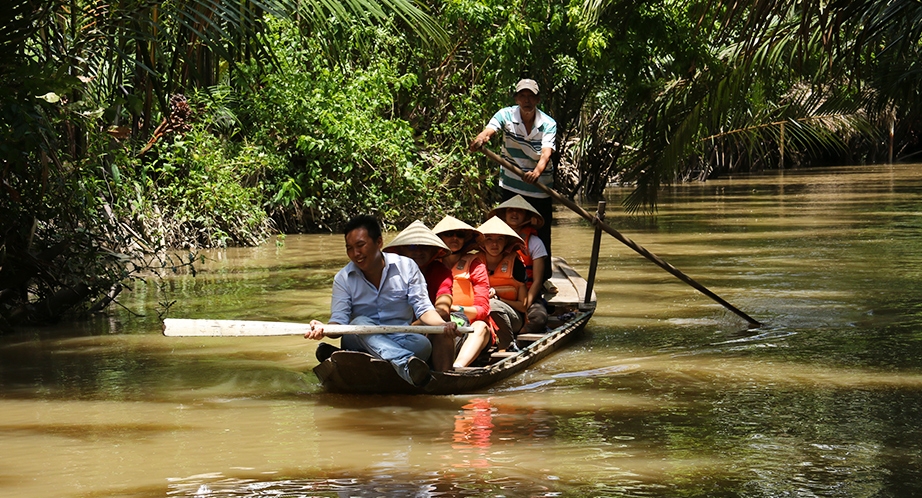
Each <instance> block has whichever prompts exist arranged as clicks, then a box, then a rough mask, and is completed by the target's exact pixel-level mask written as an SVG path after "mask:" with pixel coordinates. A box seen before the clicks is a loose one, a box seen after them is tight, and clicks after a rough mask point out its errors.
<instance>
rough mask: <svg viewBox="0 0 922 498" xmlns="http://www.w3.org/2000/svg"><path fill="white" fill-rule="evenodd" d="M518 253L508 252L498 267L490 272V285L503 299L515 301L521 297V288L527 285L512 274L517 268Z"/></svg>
mask: <svg viewBox="0 0 922 498" xmlns="http://www.w3.org/2000/svg"><path fill="white" fill-rule="evenodd" d="M518 257H519V255H518V254H517V253H512V254H508V255H506V256H504V257H503V259H502V260H500V262H499V263H498V264H497V265H496V269H495V270H493V273H492V274H490V287H493V290H495V291H496V295H497V296H498V297H501V298H503V299H508V300H510V301H515V300H517V299H518V298H519V288H524V287H525V282H522V281H521V280H516V279H515V277H513V276H512V270H513V269H514V268H515V260H516V259H518ZM484 262H486V259H484Z"/></svg>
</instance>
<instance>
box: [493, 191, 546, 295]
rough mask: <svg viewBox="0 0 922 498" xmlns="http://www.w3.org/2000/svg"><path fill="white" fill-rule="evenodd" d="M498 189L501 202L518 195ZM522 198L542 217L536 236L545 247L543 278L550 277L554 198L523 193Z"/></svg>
mask: <svg viewBox="0 0 922 498" xmlns="http://www.w3.org/2000/svg"><path fill="white" fill-rule="evenodd" d="M500 191H501V192H502V196H503V202H505V201H508V200H509V199H512V198H513V197H515V196H516V195H519V194H516V193H515V192H511V191H509V190H506V189H504V188H503V189H500ZM522 198H523V199H525V200H526V201H528V203H529V204H531V207H533V208H535V210H536V211H538V213H539V214H541V217H542V218H544V225H542V226H541V228H539V229H538V238H539V239H541V242H544V247H545V248H546V249H547V264H546V265H544V279H545V280H547V279H549V278H551V222H552V221H553V220H554V200H553V199H552V198H550V197H526V196H524V195H523V196H522Z"/></svg>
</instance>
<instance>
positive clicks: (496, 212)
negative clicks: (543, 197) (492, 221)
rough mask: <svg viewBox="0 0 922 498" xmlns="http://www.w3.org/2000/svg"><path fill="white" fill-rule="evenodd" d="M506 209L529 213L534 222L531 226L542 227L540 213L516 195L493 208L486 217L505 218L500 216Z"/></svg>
mask: <svg viewBox="0 0 922 498" xmlns="http://www.w3.org/2000/svg"><path fill="white" fill-rule="evenodd" d="M507 208H518V209H524V210H525V211H528V212H529V213H531V214H532V216H534V218H535V221H534V222H533V223H532V225H531V226H533V227H534V228H541V227H542V226H544V217H543V216H541V213H539V212H538V210H537V209H535V208H534V206H532V205H531V204H529V203H528V201H526V200H525V198H524V197H522V196H521V195H517V196H515V197H513V198H511V199H509V200H508V201H506V202H504V203H502V204H500V205H499V206H496V207H495V208H493V210H492V211H490V212H489V213H487V216H488V217H490V216H499V217H500V218H505V216H502V215H505V214H506V209H507Z"/></svg>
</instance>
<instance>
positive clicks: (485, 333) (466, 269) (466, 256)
mask: <svg viewBox="0 0 922 498" xmlns="http://www.w3.org/2000/svg"><path fill="white" fill-rule="evenodd" d="M432 231H433V232H435V234H436V235H438V236H439V238H441V239H442V241H443V242H445V245H447V246H448V249H449V250H450V251H451V253H450V254H448V255H446V256H443V257H442V263H444V264H445V266H447V267H448V268H449V269H450V270H451V274H452V277H454V284H453V286H452V306H451V309H452V312H453V313H452V315H453V316H456V317H458V318H460V319H461V320H467V321H468V322H469V323H470V326H471V327H472V328H473V329H474V331H473V332H472V333H470V334H468V335H466V336H465V337H463V338H462V343H461V348H460V350H459V351H458V355H457V357H456V358H455V361H454V367H455V368H458V367H466V366H469V365H481V364H486V363H487V362H488V361H489V358H490V353H492V352H493V351H494V350H495V349H496V346H495V344H496V336H495V335H494V333H493V327H492V326H491V325H490V323H489V321H490V280H489V277H487V268H486V266H484V264H483V260H481V259H480V258H479V257H477V254H476V253H472V250H473V249H474V248H475V247H476V238H477V236H478V235H479V234H480V233H479V232H478V231H477V230H475V229H474V227H472V226H470V225H468V224H467V223H464V222H463V221H461V220H459V219H457V218H454V217H452V216H446V217H445V218H443V219H442V221H440V222H439V223H438V224H437V225H436V226H435V228H433V229H432ZM464 325H466V324H462V326H464Z"/></svg>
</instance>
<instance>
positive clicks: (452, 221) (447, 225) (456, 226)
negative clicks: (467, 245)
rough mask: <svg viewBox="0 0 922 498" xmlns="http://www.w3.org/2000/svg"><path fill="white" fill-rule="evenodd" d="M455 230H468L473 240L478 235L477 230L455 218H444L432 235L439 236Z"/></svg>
mask: <svg viewBox="0 0 922 498" xmlns="http://www.w3.org/2000/svg"><path fill="white" fill-rule="evenodd" d="M453 230H468V231H470V232H471V234H470V235H471V238H472V237H474V236H475V235H477V234H478V233H479V232H477V229H476V228H474V227H472V226H470V225H468V224H467V223H465V222H463V221H461V220H459V219H458V218H455V217H454V216H445V217H444V218H442V221H440V222H438V224H436V225H435V228H433V229H432V233H434V234H436V235H439V234H440V233H442V232H451V231H453Z"/></svg>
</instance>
